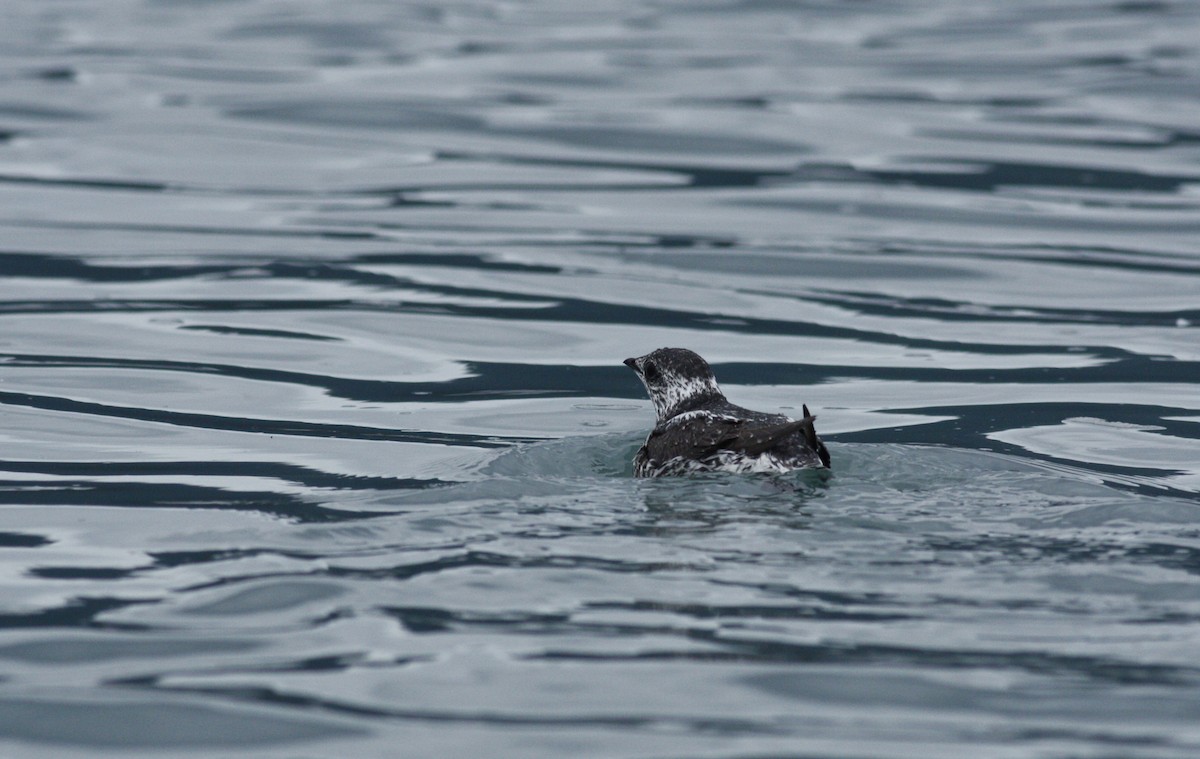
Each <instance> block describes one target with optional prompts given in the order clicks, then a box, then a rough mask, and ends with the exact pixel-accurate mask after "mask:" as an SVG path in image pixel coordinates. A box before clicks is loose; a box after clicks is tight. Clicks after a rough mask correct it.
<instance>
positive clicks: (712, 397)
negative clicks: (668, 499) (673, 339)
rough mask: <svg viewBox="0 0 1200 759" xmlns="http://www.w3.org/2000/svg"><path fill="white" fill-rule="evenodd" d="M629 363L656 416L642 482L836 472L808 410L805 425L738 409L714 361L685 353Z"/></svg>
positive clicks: (663, 352) (639, 461) (642, 455)
mask: <svg viewBox="0 0 1200 759" xmlns="http://www.w3.org/2000/svg"><path fill="white" fill-rule="evenodd" d="M624 363H625V365H626V366H628V367H629V368H630V369H632V370H633V371H634V372H636V373H637V376H638V378H639V379H640V380H641V381H642V384H643V385H645V386H646V392H647V393H649V394H650V400H651V401H653V403H654V413H655V415H656V417H657V418H656V421H655V425H654V429H653V430H651V431H650V434H649V436H647V437H646V442H645V443H644V444H643V445H642V447H641V448H639V449H638V452H637V454H636V455H635V456H634V458H633V473H634V474H635V475H636V476H638V477H663V476H670V475H680V474H691V473H694V472H786V471H789V470H791V469H801V468H817V467H825V468H828V467H829V451H828V450H826V448H825V444H824V443H822V442H821V438H819V437H817V430H816V428H815V427H814V426H813V420H814V419H816V417H815V416H813V415H812V414H810V413H808V406H803V409H804V417H803V418H802V419H791V418H789V417H786V416H784V415H783V414H767V413H764V412H762V411H751V410H750V409H747V408H742V407H741V406H736V405H734V404H732V403H730V402H729V401H728V400H726V398H725V394H724V393H722V392H721V388H719V387H718V386H717V379H716V377H715V376H713V372H712V368H711V367H709V365H708V362H707V361H705V360H704V359H703V358H701V357H700V356H699V355H698V354H696V353H693V352H692V351H690V350H687V349H686V348H659V349H658V350H656V351H652V352H650V353H647V354H646V355H644V356H641V357H639V358H627V359H625V362H624Z"/></svg>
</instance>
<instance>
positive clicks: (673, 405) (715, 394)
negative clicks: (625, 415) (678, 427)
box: [653, 377, 725, 422]
mask: <svg viewBox="0 0 1200 759" xmlns="http://www.w3.org/2000/svg"><path fill="white" fill-rule="evenodd" d="M724 398H725V396H724V394H722V393H721V388H719V387H717V381H716V380H715V379H712V378H711V377H710V378H708V379H690V380H684V381H682V382H677V383H675V384H672V385H670V386H668V387H666V388H663V389H662V391H661V392H659V393H656V394H655V395H654V396H653V400H654V414H655V416H657V417H658V421H660V422H665V421H666V420H668V419H670V418H671V417H673V416H676V415H678V414H682V413H684V412H685V411H691V410H692V409H696V408H699V407H700V406H703V405H705V404H707V403H712V402H713V401H719V400H723V399H724Z"/></svg>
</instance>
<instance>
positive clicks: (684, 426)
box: [643, 413, 744, 462]
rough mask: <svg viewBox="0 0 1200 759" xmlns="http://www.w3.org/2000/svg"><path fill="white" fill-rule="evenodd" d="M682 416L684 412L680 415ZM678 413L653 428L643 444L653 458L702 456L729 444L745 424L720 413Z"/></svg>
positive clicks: (692, 457) (648, 454) (695, 457)
mask: <svg viewBox="0 0 1200 759" xmlns="http://www.w3.org/2000/svg"><path fill="white" fill-rule="evenodd" d="M681 417H682V415H681ZM681 417H676V418H675V419H672V420H669V421H668V422H667V423H665V424H663V425H660V426H658V427H655V428H654V431H653V432H651V433H650V437H648V438H646V444H645V445H644V446H643V448H644V449H645V451H646V457H647V458H648V459H650V460H651V461H659V462H662V461H669V460H671V459H673V458H676V457H679V456H682V457H684V458H687V459H700V458H704V457H705V456H707V455H709V454H711V453H713V452H715V451H717V450H719V449H721V448H725V447H728V446H729V445H730V444H731V443H732V442H733V441H735V440H736V439H737V435H738V430H739V428H740V427H741V426H742V425H743V424H744V422H743V421H742V420H741V419H738V418H737V417H733V416H723V415H718V414H707V413H705V414H692V415H689V416H686V417H682V418H681Z"/></svg>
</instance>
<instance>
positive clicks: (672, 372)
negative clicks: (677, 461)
mask: <svg viewBox="0 0 1200 759" xmlns="http://www.w3.org/2000/svg"><path fill="white" fill-rule="evenodd" d="M624 363H625V365H626V366H628V367H629V368H630V369H632V370H633V371H634V372H635V373H637V376H638V379H640V380H641V381H642V384H643V385H645V386H646V392H647V393H649V394H650V400H651V401H653V403H654V413H655V414H656V415H657V417H658V421H659V422H664V421H666V420H667V419H670V418H671V417H673V416H675V415H676V414H680V413H682V412H684V411H688V410H690V409H693V408H696V407H698V406H700V405H702V404H704V403H707V402H709V401H713V400H720V399H722V398H724V397H725V396H724V395H722V394H721V389H720V388H719V387H717V379H716V377H714V376H713V373H712V369H711V368H710V367H709V365H708V362H707V361H705V360H704V359H703V358H701V357H700V356H699V355H697V354H696V353H693V352H692V351H690V350H688V349H686V348H659V349H658V350H656V351H651V352H650V353H647V354H646V355H644V356H639V357H638V358H627V359H625V362H624Z"/></svg>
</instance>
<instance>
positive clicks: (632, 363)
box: [621, 358, 638, 372]
mask: <svg viewBox="0 0 1200 759" xmlns="http://www.w3.org/2000/svg"><path fill="white" fill-rule="evenodd" d="M621 363H622V364H625V366H628V367H629V368H630V369H632V370H634V371H635V372H636V371H637V370H638V368H637V359H636V358H627V359H625V360H624V361H622V362H621Z"/></svg>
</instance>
